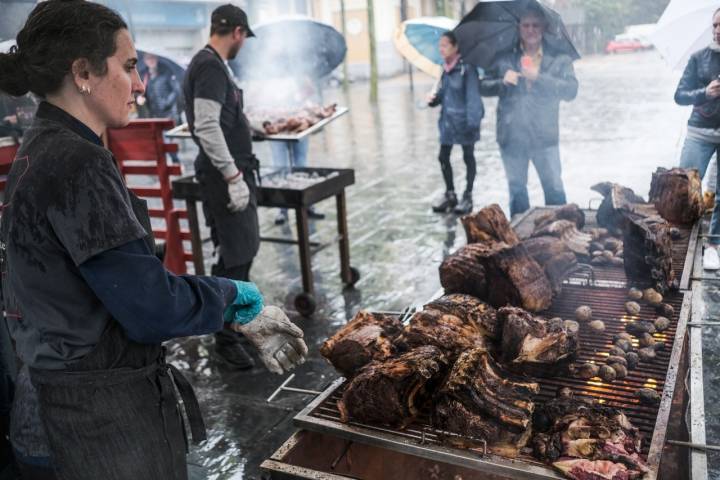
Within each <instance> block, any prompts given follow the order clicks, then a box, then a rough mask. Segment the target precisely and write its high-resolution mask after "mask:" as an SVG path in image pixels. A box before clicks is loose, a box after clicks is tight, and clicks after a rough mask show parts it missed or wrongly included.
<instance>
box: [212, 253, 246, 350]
mask: <svg viewBox="0 0 720 480" xmlns="http://www.w3.org/2000/svg"><path fill="white" fill-rule="evenodd" d="M250 268H252V262H250V263H246V264H245V265H238V266H237V267H231V268H225V264H224V263H223V259H222V256H220V258H218V262H217V263H216V264H215V265H213V266H212V272H211V273H212V275H213V276H216V277H225V278H231V279H233V280H240V281H243V282H249V281H250ZM241 339H242V335H241V334H239V333H236V332H235V331H234V330H230V329H227V328H224V329H222V330H220V331H219V332H216V333H215V343H216V344H217V345H231V344H236V343H239V342H241Z"/></svg>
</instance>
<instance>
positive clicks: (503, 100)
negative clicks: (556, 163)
mask: <svg viewBox="0 0 720 480" xmlns="http://www.w3.org/2000/svg"><path fill="white" fill-rule="evenodd" d="M521 58H522V51H521V50H520V48H517V49H515V50H514V51H512V52H509V53H507V54H505V55H503V56H501V57H500V58H499V59H498V60H497V61H496V63H495V65H494V66H493V68H492V69H491V72H490V76H489V77H486V78H484V79H483V80H482V81H481V85H480V88H481V92H482V94H483V95H485V96H499V97H500V102H499V103H498V112H497V141H498V144H500V146H501V147H508V146H510V145H521V146H526V147H530V148H546V147H552V146H555V145H557V144H558V143H559V137H560V134H559V116H560V101H561V100H564V101H566V102H569V101H572V100H574V99H575V97H576V96H577V92H578V81H577V78H575V70H574V69H573V64H572V60H571V58H570V57H569V56H567V55H565V54H558V53H555V52H553V51H552V50H551V49H550V48H549V47H548V46H547V45H543V59H542V63H541V65H540V75H539V77H538V79H537V80H536V81H535V82H533V84H532V86H531V87H530V88H528V84H527V82H526V81H525V79H523V78H521V79H520V81H519V83H518V85H517V86H511V85H505V84H504V83H503V77H504V76H505V73H507V71H508V70H515V71H516V72H520V71H521V67H520V59H521Z"/></svg>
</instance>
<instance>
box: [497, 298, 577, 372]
mask: <svg viewBox="0 0 720 480" xmlns="http://www.w3.org/2000/svg"><path fill="white" fill-rule="evenodd" d="M498 319H499V320H500V322H501V323H502V325H503V332H502V346H501V352H502V361H503V363H505V364H507V365H508V367H509V368H512V369H513V370H517V371H522V372H523V373H529V374H533V375H541V376H547V375H554V374H555V373H556V369H552V368H547V367H548V366H549V365H554V364H558V363H559V362H560V365H558V368H564V367H565V366H566V365H563V363H569V362H570V361H572V360H573V359H574V357H575V354H576V352H577V350H578V342H579V336H578V331H577V330H576V329H575V330H573V329H569V328H567V325H566V323H565V322H563V321H562V320H561V319H559V318H557V319H552V320H549V321H546V320H543V319H541V318H538V317H535V316H534V315H532V314H531V313H529V312H526V311H525V310H522V309H520V308H513V307H505V308H501V309H500V310H498Z"/></svg>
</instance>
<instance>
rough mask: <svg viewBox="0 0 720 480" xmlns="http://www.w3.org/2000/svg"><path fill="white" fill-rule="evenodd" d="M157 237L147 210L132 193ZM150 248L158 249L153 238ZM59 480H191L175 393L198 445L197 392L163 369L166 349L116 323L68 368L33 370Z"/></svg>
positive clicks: (201, 436) (201, 433)
mask: <svg viewBox="0 0 720 480" xmlns="http://www.w3.org/2000/svg"><path fill="white" fill-rule="evenodd" d="M130 197H131V200H132V203H133V210H134V211H135V215H136V217H137V218H138V220H139V221H140V223H141V224H142V225H143V227H145V229H146V231H148V232H151V231H152V230H151V228H150V217H149V216H148V211H147V205H146V203H145V202H144V201H143V200H140V199H138V198H137V197H136V196H135V195H133V194H132V193H130ZM145 240H146V242H148V244H149V245H150V247H151V249H152V251H154V241H153V239H152V236H148V237H146V239H145ZM30 375H31V378H32V382H33V385H34V386H35V388H36V389H37V393H38V398H39V404H40V413H41V417H42V419H43V423H44V426H45V429H46V433H47V436H48V440H49V443H50V451H51V456H52V463H53V465H54V467H55V471H56V473H57V476H58V478H59V479H61V480H84V479H87V480H96V479H103V480H115V479H117V480H128V479H137V480H145V479H147V480H161V479H162V480H164V479H168V480H175V479H177V480H185V479H187V466H186V460H185V454H186V452H187V437H186V433H185V427H184V423H183V418H182V413H181V410H180V405H179V403H178V400H177V397H176V394H175V389H177V391H178V392H179V393H180V395H181V397H182V400H183V404H184V407H185V412H186V414H187V417H188V422H189V425H190V429H191V431H192V436H193V440H194V441H195V442H200V441H202V440H205V438H206V437H205V425H204V423H203V421H202V417H201V414H200V409H199V405H198V402H197V399H196V398H195V395H194V393H193V390H192V387H191V386H190V384H189V383H188V382H187V380H186V379H185V378H184V377H183V376H182V374H181V373H180V372H179V371H178V370H177V369H176V368H174V367H173V366H171V365H168V364H167V363H165V351H164V347H163V346H161V345H145V344H140V343H136V342H133V341H132V340H130V339H128V338H127V336H126V335H125V333H124V331H123V330H122V328H121V327H120V325H119V324H118V323H117V322H116V321H111V322H110V324H109V326H108V328H107V329H106V331H105V333H104V334H103V336H102V337H101V339H100V341H99V342H98V344H97V346H96V347H95V348H94V349H93V350H92V351H91V352H90V353H89V354H88V355H86V356H85V357H83V358H82V359H81V360H79V361H77V362H75V363H73V364H72V365H71V367H70V368H68V369H66V370H60V371H57V370H39V369H30Z"/></svg>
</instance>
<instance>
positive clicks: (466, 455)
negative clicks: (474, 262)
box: [294, 208, 701, 480]
mask: <svg viewBox="0 0 720 480" xmlns="http://www.w3.org/2000/svg"><path fill="white" fill-rule="evenodd" d="M548 210H550V208H535V209H533V210H531V211H529V212H527V213H526V214H525V215H523V216H521V217H518V218H517V219H516V220H515V221H514V222H512V226H513V227H514V228H518V225H520V226H522V225H523V224H525V225H527V223H530V224H531V225H532V223H531V222H532V218H533V217H534V215H532V214H533V212H536V214H538V213H543V212H544V211H548ZM585 212H586V214H587V213H592V214H593V215H592V217H591V218H592V219H593V220H594V211H588V210H586V211H585ZM526 222H527V223H526ZM588 225H589V226H594V225H593V223H592V222H588ZM700 228H701V227H700V223H699V222H698V223H697V224H696V225H694V226H693V227H692V228H688V229H687V230H688V234H689V236H688V242H687V252H686V253H685V255H684V257H683V259H682V265H683V268H682V271H681V272H678V271H677V270H676V275H679V276H680V290H678V291H677V292H676V295H679V296H680V297H681V301H680V305H681V306H680V310H679V312H677V313H676V315H677V321H676V322H673V323H674V328H675V331H674V337H673V343H672V348H671V351H670V356H669V361H668V365H667V368H666V369H665V370H664V383H663V389H662V396H661V401H660V405H659V407H658V410H657V414H656V416H655V421H654V426H653V429H652V435H651V437H647V436H646V437H645V438H644V443H646V442H647V441H648V440H649V442H650V443H649V446H648V448H647V450H645V449H644V451H646V453H647V462H648V466H649V468H650V472H649V474H648V475H647V477H646V478H647V479H648V480H656V479H657V478H658V474H659V468H660V461H661V458H662V451H663V447H664V445H665V440H666V435H667V426H668V422H669V420H670V411H671V408H672V399H673V394H674V392H675V388H676V387H677V381H678V370H679V367H680V362H681V361H682V352H683V347H684V344H685V341H686V338H687V330H688V328H687V323H688V321H689V319H690V315H691V312H692V310H693V309H692V304H693V298H694V296H693V293H695V292H693V291H691V290H689V286H690V285H691V283H690V279H691V276H692V272H693V269H697V265H698V261H699V260H698V258H697V256H696V252H697V251H698V247H699V245H700V244H699V242H698V240H699V233H700ZM673 257H675V255H673ZM676 264H677V262H674V266H675V265H676ZM600 268H603V267H599V269H600ZM620 270H622V269H620ZM588 287H589V288H596V287H599V288H605V289H607V290H615V291H623V292H624V291H625V289H627V288H628V287H629V285H628V282H627V280H625V281H624V282H622V281H621V282H605V281H602V280H601V281H599V282H595V283H594V284H593V286H592V287H591V286H589V285H587V286H586V288H588ZM566 288H568V289H573V288H583V281H582V279H581V278H580V279H578V278H572V277H571V278H570V279H568V281H567V282H566ZM551 311H552V308H551ZM564 318H569V317H568V316H567V315H565V316H564ZM671 320H672V319H671ZM581 345H582V342H581ZM581 348H582V346H581ZM661 377H662V375H661V376H660V377H656V378H657V379H658V380H659V379H660V378H661ZM540 383H541V384H542V383H543V381H542V380H541V381H540ZM560 383H562V381H561V382H560ZM344 384H345V378H343V377H340V378H338V379H337V380H335V381H334V382H332V384H330V385H329V386H328V388H327V389H325V390H324V391H323V393H322V394H321V395H320V396H318V397H317V398H316V399H315V400H313V401H312V402H311V403H310V404H308V405H307V407H305V408H304V409H303V410H302V411H301V412H300V413H298V415H296V416H295V418H294V424H295V426H297V427H298V428H301V429H306V430H312V431H317V432H320V433H326V434H331V435H335V436H337V437H340V438H343V439H346V440H349V441H357V442H360V443H366V444H369V445H374V446H377V447H382V448H387V449H391V450H396V451H399V452H402V453H407V454H410V455H415V456H418V457H422V458H426V459H430V460H434V461H438V462H444V463H449V464H453V465H458V466H462V467H468V468H472V469H474V470H477V471H479V472H484V473H488V474H495V475H504V476H507V477H509V478H517V479H529V480H540V479H562V478H564V477H562V476H560V475H559V474H558V473H556V472H555V471H554V470H553V469H552V468H551V467H549V466H546V465H544V464H542V463H539V462H537V461H535V460H533V459H531V458H529V457H527V456H520V457H518V458H517V459H507V458H503V457H500V456H497V455H493V454H488V455H486V456H483V455H482V454H480V453H478V452H476V451H473V450H463V449H458V448H453V447H448V446H445V445H442V444H439V443H438V441H437V436H436V435H435V434H433V433H432V430H430V431H427V432H425V433H423V431H420V430H418V429H414V426H415V425H414V424H413V425H411V426H410V427H409V428H408V430H407V431H403V432H398V431H395V430H393V429H391V428H384V427H376V426H372V425H363V424H360V423H357V422H352V421H351V422H349V423H348V424H344V423H341V422H340V421H339V420H332V419H328V418H323V417H321V416H319V414H318V411H319V410H320V409H322V408H323V405H324V404H326V402H328V401H329V400H332V398H333V397H334V396H335V397H337V396H338V395H339V394H340V392H341V390H342V389H343V386H344ZM541 395H542V394H541ZM326 417H327V415H326ZM631 421H632V418H631Z"/></svg>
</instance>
